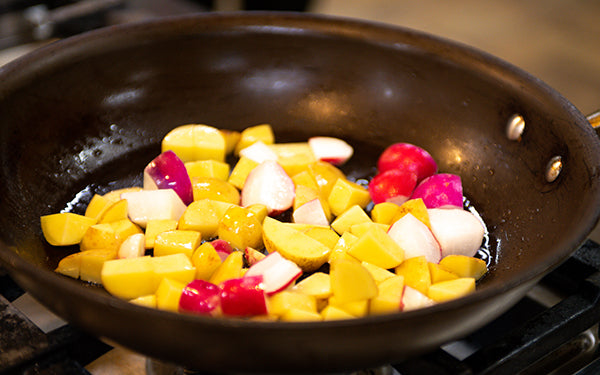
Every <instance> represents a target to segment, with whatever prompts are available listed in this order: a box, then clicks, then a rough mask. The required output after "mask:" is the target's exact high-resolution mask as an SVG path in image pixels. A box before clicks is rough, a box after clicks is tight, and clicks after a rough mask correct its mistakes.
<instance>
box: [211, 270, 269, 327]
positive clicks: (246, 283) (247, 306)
mask: <svg viewBox="0 0 600 375" xmlns="http://www.w3.org/2000/svg"><path fill="white" fill-rule="evenodd" d="M262 282H263V277H262V276H261V275H257V276H244V277H242V278H239V279H229V280H225V281H223V282H222V283H221V285H220V286H221V311H223V314H224V315H228V316H238V317H247V316H255V315H263V314H266V313H267V300H266V296H265V291H264V290H263V285H262Z"/></svg>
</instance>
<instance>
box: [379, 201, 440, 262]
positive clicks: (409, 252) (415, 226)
mask: <svg viewBox="0 0 600 375" xmlns="http://www.w3.org/2000/svg"><path fill="white" fill-rule="evenodd" d="M388 235H389V236H390V237H391V238H392V239H393V240H394V241H395V242H396V243H397V244H398V245H400V247H401V248H402V249H404V258H405V259H408V258H412V257H418V256H422V255H424V256H425V258H426V259H427V261H428V262H431V263H439V261H440V260H441V258H442V253H441V251H440V245H438V243H437V241H436V240H435V237H433V234H432V233H431V231H430V230H429V228H428V227H427V225H425V224H423V223H422V222H421V221H420V220H419V219H417V218H416V217H414V216H413V215H412V214H410V213H409V214H406V215H404V216H403V217H402V218H400V219H399V220H398V221H396V222H395V223H394V224H392V226H391V227H390V229H389V230H388Z"/></svg>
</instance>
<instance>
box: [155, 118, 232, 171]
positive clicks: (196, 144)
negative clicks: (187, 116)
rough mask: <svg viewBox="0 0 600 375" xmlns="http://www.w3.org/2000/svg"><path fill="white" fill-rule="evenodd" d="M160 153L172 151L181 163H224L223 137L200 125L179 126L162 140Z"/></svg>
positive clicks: (214, 129)
mask: <svg viewBox="0 0 600 375" xmlns="http://www.w3.org/2000/svg"><path fill="white" fill-rule="evenodd" d="M161 149H162V152H165V151H167V150H171V151H173V152H174V153H175V154H177V156H178V157H179V158H180V159H181V161H183V162H184V163H185V162H188V161H196V160H217V161H221V162H223V161H225V137H223V134H222V133H221V132H220V131H219V130H218V129H216V128H214V127H212V126H208V125H202V124H188V125H181V126H178V127H176V128H175V129H173V130H171V131H170V132H169V133H168V134H167V135H166V136H165V137H164V138H163V140H162V145H161Z"/></svg>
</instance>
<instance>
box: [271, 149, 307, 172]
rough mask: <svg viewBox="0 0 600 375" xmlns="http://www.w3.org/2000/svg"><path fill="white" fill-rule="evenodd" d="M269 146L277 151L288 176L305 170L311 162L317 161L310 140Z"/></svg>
mask: <svg viewBox="0 0 600 375" xmlns="http://www.w3.org/2000/svg"><path fill="white" fill-rule="evenodd" d="M269 148H270V149H271V150H273V152H275V155H277V162H278V163H279V165H281V167H282V168H283V170H284V171H285V173H287V174H288V176H293V175H295V174H298V173H300V172H302V171H305V170H306V169H307V167H308V165H309V164H311V163H314V162H315V161H317V159H316V158H315V155H314V154H313V152H312V150H311V149H310V146H309V145H308V142H298V143H275V144H272V145H270V146H269Z"/></svg>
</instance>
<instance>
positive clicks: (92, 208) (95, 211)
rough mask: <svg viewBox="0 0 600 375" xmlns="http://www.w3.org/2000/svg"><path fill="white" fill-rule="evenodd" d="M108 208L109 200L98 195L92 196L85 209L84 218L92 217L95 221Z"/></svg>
mask: <svg viewBox="0 0 600 375" xmlns="http://www.w3.org/2000/svg"><path fill="white" fill-rule="evenodd" d="M109 206H110V203H109V200H108V199H106V198H105V197H104V196H102V195H100V194H94V196H93V197H92V199H91V200H90V203H88V205H87V207H86V209H85V216H87V217H92V218H94V219H96V220H98V218H99V217H100V215H101V214H102V213H103V212H104V210H106V209H107V208H108V207H109Z"/></svg>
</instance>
